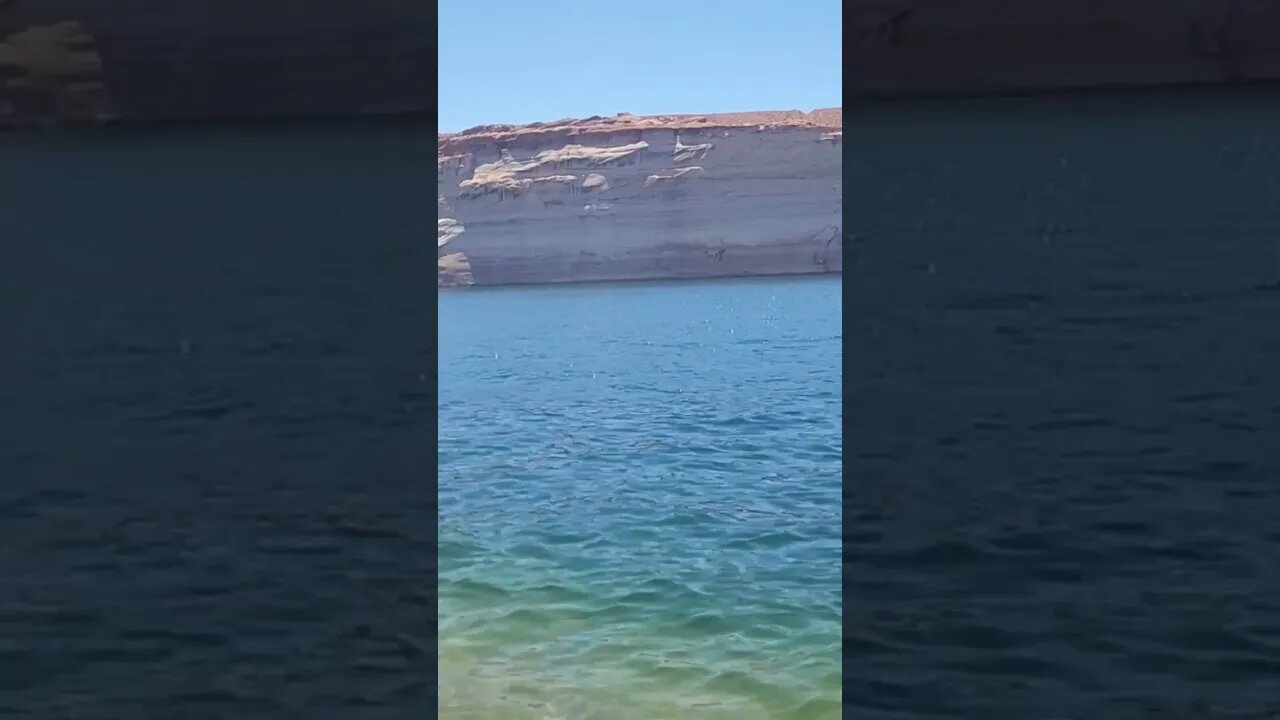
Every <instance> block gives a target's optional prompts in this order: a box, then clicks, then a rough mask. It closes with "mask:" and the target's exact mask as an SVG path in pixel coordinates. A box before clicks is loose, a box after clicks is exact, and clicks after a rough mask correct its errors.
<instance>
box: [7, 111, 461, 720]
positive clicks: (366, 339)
mask: <svg viewBox="0 0 1280 720" xmlns="http://www.w3.org/2000/svg"><path fill="white" fill-rule="evenodd" d="M434 143H435V139H434V133H433V132H432V131H431V129H430V128H416V129H415V128H413V127H408V126H403V125H401V126H398V127H397V126H389V125H387V124H382V123H372V124H361V125H353V126H347V125H334V124H327V125H324V126H319V125H317V126H313V127H298V126H296V125H289V126H273V127H246V126H237V127H232V128H220V129H203V130H161V129H152V130H149V131H146V132H142V131H140V132H128V131H111V132H100V133H99V132H89V133H55V134H42V133H36V134H13V135H2V134H0V338H3V340H2V349H0V538H3V541H2V542H0V717H14V718H85V719H90V718H94V719H96V718H122V719H123V718H129V719H130V720H132V719H134V718H139V719H143V718H165V719H167V718H197V719H198V718H241V719H246V718H287V717H307V718H353V717H355V718H362V719H364V718H368V719H370V720H377V719H388V720H389V719H392V718H394V719H397V720H398V719H399V718H406V717H411V718H423V717H429V716H430V714H431V708H432V705H433V703H434V701H435V662H434V654H433V653H434V632H435V599H434V585H435V518H436V510H435V505H436V496H435V487H434V483H433V479H432V473H433V472H434V467H433V464H434V452H433V449H432V445H431V444H432V442H433V439H432V437H431V427H432V424H433V423H434V419H433V416H434V413H435V407H434V396H433V395H434V394H433V392H432V391H431V373H432V372H433V364H434V359H433V358H432V355H431V354H432V352H434V350H433V348H434V343H435V338H434V336H433V331H432V321H433V319H432V317H431V308H432V298H433V297H434V296H435V292H436V290H435V288H434V287H433V283H434V279H433V278H434V271H433V270H432V266H433V263H434V261H433V260H432V258H433V257H434V255H435V252H434V250H432V249H431V247H430V245H429V244H428V238H430V237H432V235H433V233H434V229H433V223H432V222H431V220H430V218H429V216H428V214H427V213H424V212H422V207H421V204H422V203H421V196H422V188H423V187H426V186H429V183H430V178H429V176H428V175H427V173H426V172H425V170H424V167H426V166H429V163H430V158H431V154H432V152H434ZM353 168H356V169H358V170H357V172H358V173H359V180H358V181H353V180H352V173H353Z"/></svg>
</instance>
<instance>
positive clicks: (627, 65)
mask: <svg viewBox="0 0 1280 720" xmlns="http://www.w3.org/2000/svg"><path fill="white" fill-rule="evenodd" d="M439 5H440V130H441V131H443V132H455V131H458V130H463V129H465V128H468V127H472V126H474V125H485V124H489V123H526V122H535V121H539V120H558V119H560V118H565V117H587V116H590V115H613V114H615V113H619V112H629V113H633V114H635V115H655V114H658V115H660V114H667V113H713V112H733V111H746V110H812V109H814V108H819V107H838V106H839V105H840V99H841V94H840V90H841V81H842V77H841V57H840V40H841V37H840V36H841V31H840V9H841V0H789V1H788V0H735V1H734V2H730V1H728V0H606V1H604V2H601V1H600V0H558V2H539V1H538V0H439Z"/></svg>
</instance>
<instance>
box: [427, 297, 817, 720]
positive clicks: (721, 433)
mask: <svg viewBox="0 0 1280 720" xmlns="http://www.w3.org/2000/svg"><path fill="white" fill-rule="evenodd" d="M439 332H440V346H439V347H440V351H439V352H440V399H439V413H440V425H439V427H440V434H439V448H440V555H439V560H440V568H439V587H440V610H439V622H440V640H439V662H440V671H439V673H440V715H441V717H444V718H513V719H514V718H609V719H611V720H613V719H617V718H645V719H651V718H733V719H734V720H746V719H749V718H837V717H839V715H840V666H841V665H840V618H841V607H840V571H841V558H840V526H841V525H840V520H841V517H840V460H841V454H840V444H841V429H840V427H841V425H840V422H841V410H840V397H841V386H840V360H841V355H840V353H841V351H840V345H841V326H840V281H839V279H838V278H822V279H788V280H753V281H720V282H708V283H689V284H675V283H672V284H645V285H625V286H580V287H559V288H554V287H553V288H534V289H528V288H520V289H504V290H472V291H466V292H457V293H442V294H441V295H440V331H439Z"/></svg>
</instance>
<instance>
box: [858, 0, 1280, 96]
mask: <svg viewBox="0 0 1280 720" xmlns="http://www.w3.org/2000/svg"><path fill="white" fill-rule="evenodd" d="M844 12H845V18H844V28H845V36H844V42H845V64H846V70H847V72H846V78H847V82H848V84H849V85H848V87H849V97H848V98H846V100H845V103H846V104H845V107H850V108H851V107H854V103H855V102H856V101H858V100H867V99H872V98H904V97H939V96H964V95H1005V94H1026V93H1040V92H1052V91H1064V90H1074V91H1082V90H1102V89H1110V88H1135V87H1163V86H1175V85H1236V84H1258V83H1261V82H1266V83H1273V82H1274V83H1280V3H1277V2H1273V1H1272V0H1231V1H1225V0H1111V1H1109V2H1093V1H1091V0H1036V1H1035V2H1010V1H1009V0H851V2H848V3H846V4H845V10H844Z"/></svg>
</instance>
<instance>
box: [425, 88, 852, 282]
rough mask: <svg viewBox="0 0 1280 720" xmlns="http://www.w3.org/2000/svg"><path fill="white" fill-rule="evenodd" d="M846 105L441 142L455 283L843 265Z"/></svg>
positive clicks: (442, 254)
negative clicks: (843, 134) (844, 128)
mask: <svg viewBox="0 0 1280 720" xmlns="http://www.w3.org/2000/svg"><path fill="white" fill-rule="evenodd" d="M841 124H842V113H841V110H840V109H829V110H815V111H813V112H810V113H803V112H798V111H797V112H768V113H733V114H721V115H706V116H692V115H688V116H664V117H635V116H631V115H627V114H625V113H624V114H620V115H618V116H615V117H609V118H604V117H594V118H588V119H585V120H562V121H557V122H552V123H535V124H532V125H524V126H512V125H489V126H482V127H477V128H472V129H470V130H466V131H464V132H462V133H458V134H452V135H442V136H440V138H439V155H438V159H437V160H438V162H437V180H438V187H439V192H440V196H439V198H438V200H437V218H438V220H437V223H438V236H437V245H438V252H439V267H438V272H439V274H438V282H439V285H441V286H453V285H471V284H475V285H501V284H509V283H556V282H581V281H595V280H640V279H665V278H692V277H713V276H734V275H738V276H740V275H776V274H796V273H823V272H840V270H841V265H842V261H843V256H842V248H841V243H840V238H841V187H840V185H841V150H842V147H841V145H842V134H841Z"/></svg>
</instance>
